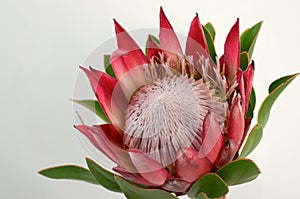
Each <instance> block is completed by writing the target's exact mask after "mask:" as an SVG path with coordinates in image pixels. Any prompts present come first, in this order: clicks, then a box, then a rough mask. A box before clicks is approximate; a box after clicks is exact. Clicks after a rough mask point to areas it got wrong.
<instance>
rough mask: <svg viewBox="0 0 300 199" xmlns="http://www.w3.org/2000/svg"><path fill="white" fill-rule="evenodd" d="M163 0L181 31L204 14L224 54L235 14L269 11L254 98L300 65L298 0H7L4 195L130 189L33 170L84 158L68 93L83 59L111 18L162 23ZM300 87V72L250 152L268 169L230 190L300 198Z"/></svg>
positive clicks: (1, 6) (0, 81)
mask: <svg viewBox="0 0 300 199" xmlns="http://www.w3.org/2000/svg"><path fill="white" fill-rule="evenodd" d="M159 6H163V8H164V10H165V12H166V14H167V16H168V18H169V19H170V21H171V23H172V25H173V27H174V29H175V30H176V31H177V32H180V33H181V34H184V35H186V34H187V31H188V28H189V25H190V22H191V20H192V18H193V17H194V16H195V13H196V12H197V13H198V14H199V17H200V19H201V21H202V23H206V22H209V21H211V22H212V23H213V24H214V26H215V28H216V30H217V35H216V48H217V52H218V54H219V55H221V54H222V53H223V43H224V41H225V38H226V35H227V33H228V31H229V29H230V27H231V26H232V25H233V24H234V22H235V21H236V18H240V23H241V25H240V26H241V30H243V29H245V28H247V27H250V26H252V25H254V24H255V23H257V22H259V21H261V20H263V21H264V23H263V27H262V30H261V32H260V35H259V38H258V40H257V45H256V47H255V51H254V54H253V59H254V60H255V63H256V73H255V83H254V86H255V88H256V91H257V98H258V99H257V100H258V104H260V103H261V102H262V100H263V98H264V97H265V96H266V95H267V88H268V85H269V84H270V83H271V82H272V81H273V80H274V79H276V78H278V77H280V76H283V75H287V74H292V73H296V72H299V71H300V59H299V47H300V38H299V36H300V26H299V19H300V12H299V9H300V4H299V1H296V0H285V1H277V0H265V1H262V0H251V1H250V0H244V1H240V0H227V1H208V0H206V1H204V0H193V1H192V0H184V1H183V0H181V1H179V0H143V1H141V0H127V1H116V0H109V1H103V0H47V1H45V0H26V1H21V0H19V1H18V0H1V2H0V30H1V31H0V63H1V66H0V107H1V109H0V117H1V119H0V130H1V137H0V162H1V164H0V179H1V180H0V198H3V199H6V198H7V199H21V198H22V199H24V198H30V199H61V198H64V199H71V198H72V199H82V198H89V199H99V198H108V199H109V198H111V199H113V198H114V199H115V198H116V199H117V198H124V196H122V195H120V194H115V193H112V192H109V191H107V190H105V189H103V188H102V187H98V186H95V185H90V184H86V183H81V182H74V181H64V180H62V181H54V180H50V179H46V178H44V177H42V176H39V175H38V174H37V171H38V170H40V169H42V168H45V167H48V166H52V165H59V164H65V163H73V164H79V165H83V166H84V165H85V163H84V158H85V157H86V156H89V154H88V153H87V151H86V150H85V149H84V147H83V146H82V144H81V142H80V140H79V138H78V134H77V132H76V131H75V130H74V129H73V127H72V125H73V123H74V121H73V112H74V111H73V109H72V104H71V102H70V101H69V100H68V99H70V98H72V96H73V89H74V83H75V81H76V78H77V74H78V72H79V69H78V65H80V64H82V63H83V62H84V60H85V59H86V58H87V56H88V55H89V54H90V53H91V52H92V51H93V50H94V49H95V48H96V47H98V46H99V45H100V44H101V43H103V42H105V41H106V40H108V39H110V38H111V37H112V36H113V35H114V28H113V21H112V19H113V18H116V19H118V20H119V21H120V23H121V24H122V25H123V26H124V27H126V29H127V30H135V29H140V28H157V27H158V25H159V19H158V15H159ZM99 56H101V55H99ZM299 86H300V80H299V78H297V79H296V80H295V81H294V82H293V83H292V84H291V85H290V86H289V87H288V89H287V90H286V91H284V93H283V94H282V96H280V97H279V99H278V101H277V102H276V104H275V107H274V108H273V110H272V115H271V118H270V121H269V123H268V125H267V127H266V128H265V130H264V131H265V133H264V136H263V140H262V142H261V144H260V145H259V147H258V148H257V149H256V150H255V152H254V153H253V154H251V156H250V158H251V159H253V160H254V161H255V162H256V163H257V164H258V165H259V167H260V169H261V171H262V174H261V175H260V176H259V177H258V179H257V180H255V181H253V182H251V183H248V184H245V185H241V186H236V187H232V188H230V189H231V192H230V194H229V197H228V198H229V199H240V198H243V199H253V198H259V199H269V198H297V197H299V195H300V189H299V185H300V183H299V179H300V173H299V163H300V161H299V152H300V148H299V139H300V131H299V126H298V125H299V119H300V113H299V112H300V107H299V101H300V94H299ZM253 123H255V121H254V122H253Z"/></svg>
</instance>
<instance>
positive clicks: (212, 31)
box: [205, 22, 216, 41]
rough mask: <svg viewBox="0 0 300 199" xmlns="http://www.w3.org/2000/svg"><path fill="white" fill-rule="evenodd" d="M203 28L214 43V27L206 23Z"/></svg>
mask: <svg viewBox="0 0 300 199" xmlns="http://www.w3.org/2000/svg"><path fill="white" fill-rule="evenodd" d="M205 27H206V28H207V30H208V31H209V33H210V35H211V37H212V40H213V41H215V37H216V30H215V28H214V26H213V25H212V24H211V23H210V22H208V23H207V24H205Z"/></svg>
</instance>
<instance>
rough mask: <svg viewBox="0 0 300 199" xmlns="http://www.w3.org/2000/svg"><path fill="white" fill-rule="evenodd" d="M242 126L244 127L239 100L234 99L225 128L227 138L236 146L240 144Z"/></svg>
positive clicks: (242, 132) (242, 131)
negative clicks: (226, 127)
mask: <svg viewBox="0 0 300 199" xmlns="http://www.w3.org/2000/svg"><path fill="white" fill-rule="evenodd" d="M244 128H245V118H244V113H243V110H242V107H241V104H240V101H239V100H238V99H236V100H235V101H234V103H233V105H232V107H231V109H230V114H229V119H228V129H227V130H228V138H229V139H231V140H233V141H234V142H235V144H236V145H237V146H239V145H240V142H241V139H242V136H243V134H244ZM236 150H237V149H236Z"/></svg>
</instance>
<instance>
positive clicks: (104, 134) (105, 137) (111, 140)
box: [74, 124, 122, 164]
mask: <svg viewBox="0 0 300 199" xmlns="http://www.w3.org/2000/svg"><path fill="white" fill-rule="evenodd" d="M74 127H75V128H76V129H77V130H79V131H80V132H81V133H82V134H84V135H85V136H86V137H87V138H89V140H90V141H91V142H92V143H93V145H94V146H95V147H96V148H98V149H99V150H100V151H101V152H102V153H104V154H105V155H106V156H107V157H109V158H110V159H111V160H112V161H114V162H115V163H117V164H120V162H119V159H118V156H117V154H116V152H117V151H118V150H117V148H119V147H120V145H122V142H120V141H122V138H121V135H120V134H118V133H117V132H116V130H115V129H114V127H113V126H112V125H111V124H105V125H102V126H99V127H91V126H86V125H78V126H74Z"/></svg>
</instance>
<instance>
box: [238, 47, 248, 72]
mask: <svg viewBox="0 0 300 199" xmlns="http://www.w3.org/2000/svg"><path fill="white" fill-rule="evenodd" d="M249 63H250V57H249V54H248V53H247V52H246V51H244V52H241V54H240V68H241V69H242V70H243V71H245V70H246V69H247V67H248V65H249Z"/></svg>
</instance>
